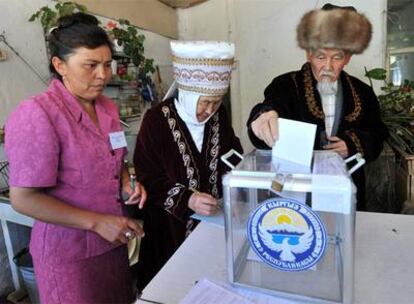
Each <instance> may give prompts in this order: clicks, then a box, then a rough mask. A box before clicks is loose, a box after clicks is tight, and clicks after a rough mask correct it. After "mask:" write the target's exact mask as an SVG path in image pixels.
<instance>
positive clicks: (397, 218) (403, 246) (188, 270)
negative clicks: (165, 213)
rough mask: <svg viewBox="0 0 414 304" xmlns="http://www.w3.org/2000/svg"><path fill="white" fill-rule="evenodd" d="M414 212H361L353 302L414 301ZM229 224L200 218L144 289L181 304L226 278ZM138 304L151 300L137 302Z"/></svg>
mask: <svg viewBox="0 0 414 304" xmlns="http://www.w3.org/2000/svg"><path fill="white" fill-rule="evenodd" d="M413 257H414V216H410V215H399V214H385V213H370V212H357V215H356V244H355V283H354V284H355V285H354V302H355V303H360V304H370V303H375V304H390V303H399V304H405V303H407V304H408V303H414V288H413V284H414V261H413ZM225 265H226V261H225V241H224V228H223V227H221V226H218V225H215V224H211V223H207V222H201V223H200V224H199V225H198V226H197V228H196V229H195V230H194V231H193V232H192V233H191V234H190V236H189V237H188V238H187V239H186V241H185V242H184V243H183V244H182V245H181V246H180V248H179V249H178V250H177V251H176V252H175V254H174V255H173V256H172V257H171V259H170V260H169V261H168V262H167V264H166V265H165V266H164V267H163V268H162V269H161V271H160V272H159V273H158V274H157V275H156V276H155V277H154V279H153V280H152V281H151V282H150V283H149V284H148V286H147V287H146V288H145V289H144V290H143V294H142V298H143V299H149V300H151V301H155V302H160V303H168V304H170V303H178V302H179V301H180V300H181V299H182V298H183V297H184V296H185V295H186V294H187V293H188V292H189V291H190V290H191V288H192V287H193V286H194V283H195V281H198V280H200V279H201V278H203V277H207V278H208V279H210V280H213V281H216V282H226V280H227V272H226V266H225ZM137 303H147V302H144V301H140V300H138V301H137Z"/></svg>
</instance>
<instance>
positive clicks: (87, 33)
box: [48, 13, 113, 80]
mask: <svg viewBox="0 0 414 304" xmlns="http://www.w3.org/2000/svg"><path fill="white" fill-rule="evenodd" d="M57 24H58V25H57V27H56V28H54V29H52V30H51V32H50V34H49V36H48V47H49V55H50V63H49V70H50V72H51V73H52V75H53V77H55V78H58V79H60V80H62V77H61V76H60V75H59V73H58V72H57V71H56V70H55V68H54V66H53V64H52V58H53V57H55V56H56V57H58V58H60V59H61V60H66V59H67V58H68V57H69V56H70V55H71V54H73V53H74V51H75V50H76V49H77V48H81V47H85V48H88V49H95V48H97V47H100V46H102V45H107V46H108V47H109V48H110V50H111V53H112V52H113V49H112V42H111V40H110V39H109V37H108V35H107V34H106V32H105V31H104V29H102V28H101V27H100V26H99V25H98V19H96V18H95V17H94V16H92V15H89V14H85V13H75V14H72V15H67V16H62V17H60V18H59V19H58V22H57Z"/></svg>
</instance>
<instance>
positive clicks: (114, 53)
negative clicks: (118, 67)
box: [112, 51, 131, 59]
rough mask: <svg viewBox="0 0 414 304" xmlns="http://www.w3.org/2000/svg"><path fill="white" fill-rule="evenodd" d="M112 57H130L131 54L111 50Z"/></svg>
mask: <svg viewBox="0 0 414 304" xmlns="http://www.w3.org/2000/svg"><path fill="white" fill-rule="evenodd" d="M112 58H113V59H123V58H125V59H131V56H128V55H126V54H125V53H121V52H115V51H114V52H113V54H112Z"/></svg>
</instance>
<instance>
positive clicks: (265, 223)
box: [247, 198, 327, 271]
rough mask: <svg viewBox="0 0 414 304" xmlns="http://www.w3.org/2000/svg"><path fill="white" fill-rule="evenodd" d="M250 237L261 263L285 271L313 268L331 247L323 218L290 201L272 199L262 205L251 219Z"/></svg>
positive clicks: (298, 203)
mask: <svg viewBox="0 0 414 304" xmlns="http://www.w3.org/2000/svg"><path fill="white" fill-rule="evenodd" d="M247 235H248V238H249V242H250V246H251V247H252V249H253V251H254V252H255V253H256V254H257V255H258V256H259V257H260V259H261V260H262V261H264V262H265V263H266V264H268V265H270V266H272V267H274V268H277V269H279V270H283V271H301V270H306V269H309V268H311V267H312V266H314V265H315V264H316V263H317V262H318V261H319V259H320V258H321V257H322V256H323V254H324V252H325V248H326V243H327V235H326V230H325V227H324V225H323V223H322V221H321V220H320V218H319V216H318V215H317V214H316V213H315V212H314V211H313V210H312V209H310V208H309V207H308V206H306V205H304V204H302V203H300V202H299V201H296V200H293V199H287V198H271V199H267V200H265V201H264V202H263V203H262V204H260V205H259V206H258V207H257V208H256V209H255V210H254V211H253V212H252V214H251V215H250V218H249V221H248V224H247Z"/></svg>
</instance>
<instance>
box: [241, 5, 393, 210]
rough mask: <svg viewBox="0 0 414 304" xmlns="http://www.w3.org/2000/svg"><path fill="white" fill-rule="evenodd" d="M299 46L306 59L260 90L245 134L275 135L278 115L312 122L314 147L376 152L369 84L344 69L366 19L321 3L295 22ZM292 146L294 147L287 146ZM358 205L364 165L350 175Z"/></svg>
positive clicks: (380, 130) (375, 110) (380, 129)
mask: <svg viewBox="0 0 414 304" xmlns="http://www.w3.org/2000/svg"><path fill="white" fill-rule="evenodd" d="M297 40H298V44H299V47H301V48H302V49H304V50H306V55H307V63H305V64H304V65H303V66H302V69H301V70H299V71H294V72H290V73H286V74H284V75H281V76H279V77H276V78H275V79H274V80H273V81H272V82H271V84H270V85H269V86H268V87H267V88H266V89H265V92H264V95H265V99H264V101H263V103H260V104H258V105H256V106H255V107H254V108H253V109H252V112H251V113H250V117H249V120H248V122H247V126H248V132H249V137H250V139H251V141H252V143H253V144H254V145H255V146H256V147H257V148H260V149H268V148H269V147H272V146H273V145H274V143H275V142H276V141H277V138H278V129H277V119H278V117H283V118H288V119H294V120H300V121H304V122H308V123H313V124H316V125H317V132H316V140H315V144H314V149H317V150H318V149H326V150H331V151H335V152H337V153H339V154H340V155H341V156H342V157H343V158H346V157H348V156H351V155H353V154H355V153H357V152H360V153H362V154H363V156H364V158H365V159H366V160H367V161H372V160H374V159H376V158H377V157H378V155H379V154H380V152H381V150H382V147H383V141H384V139H385V138H386V136H387V129H386V127H385V125H384V124H383V122H382V121H381V118H380V111H379V104H378V100H377V98H376V96H375V94H374V92H373V90H372V88H371V87H369V86H368V85H366V84H365V83H363V82H362V81H360V80H358V79H357V78H355V77H352V76H351V75H349V74H347V73H346V72H344V71H343V69H344V67H345V66H346V65H347V64H348V63H349V61H350V60H351V57H352V55H353V54H360V53H362V52H363V51H364V50H365V49H366V48H367V46H368V44H369V42H370V40H371V24H370V22H369V20H368V19H367V18H366V17H365V16H364V15H362V14H359V13H357V11H356V10H355V9H354V8H353V7H338V6H333V5H331V4H327V5H325V6H324V7H323V8H322V9H321V10H313V11H310V12H308V13H307V14H305V15H304V16H303V17H302V19H301V21H300V23H299V25H298V27H297ZM292 149H294V147H292ZM352 177H353V180H354V183H355V185H356V186H357V189H358V191H357V209H358V210H365V209H366V206H365V191H364V187H365V181H364V180H365V178H364V172H363V170H358V171H357V172H355V173H354V174H353V176H352Z"/></svg>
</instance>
